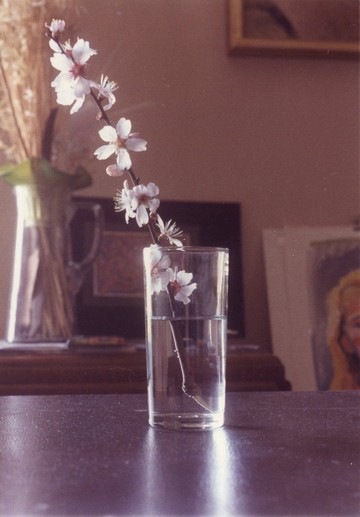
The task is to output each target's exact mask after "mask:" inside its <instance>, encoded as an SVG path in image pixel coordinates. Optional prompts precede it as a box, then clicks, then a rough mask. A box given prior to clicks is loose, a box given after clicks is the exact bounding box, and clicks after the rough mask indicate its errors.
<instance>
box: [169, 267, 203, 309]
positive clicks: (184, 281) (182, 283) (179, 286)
mask: <svg viewBox="0 0 360 517" xmlns="http://www.w3.org/2000/svg"><path fill="white" fill-rule="evenodd" d="M169 273H170V281H169V283H170V286H171V289H172V293H173V295H174V298H175V300H177V301H179V302H182V303H183V304H184V305H187V304H188V303H190V298H189V296H190V295H191V294H192V292H193V291H194V290H195V289H196V287H197V284H196V283H192V284H190V283H189V282H191V280H192V277H193V274H192V273H186V271H178V272H176V271H174V270H173V269H171V268H170V269H169Z"/></svg>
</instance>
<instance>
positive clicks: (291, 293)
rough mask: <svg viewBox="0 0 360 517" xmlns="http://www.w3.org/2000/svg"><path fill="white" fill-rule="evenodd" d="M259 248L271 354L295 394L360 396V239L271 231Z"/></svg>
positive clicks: (339, 230) (320, 231) (337, 231)
mask: <svg viewBox="0 0 360 517" xmlns="http://www.w3.org/2000/svg"><path fill="white" fill-rule="evenodd" d="M263 243H264V258H265V270H266V281H267V297H268V304H269V313H270V322H271V336H272V346H273V352H274V354H275V355H276V356H278V357H279V358H280V359H281V360H282V362H283V364H284V366H285V371H286V377H287V379H288V380H289V381H290V382H291V385H292V388H293V390H294V391H312V390H327V389H335V387H336V386H337V387H338V389H340V383H342V386H343V389H344V388H345V386H346V385H347V386H350V383H351V386H352V389H354V388H357V383H358V381H359V377H358V374H359V373H360V372H359V359H358V357H359V349H360V280H359V274H360V233H359V231H355V230H354V229H353V228H352V227H350V226H348V227H346V226H332V227H284V228H272V229H265V230H264V231H263ZM348 287H349V290H348V289H347V288H348ZM349 338H350V339H349ZM334 361H335V363H334ZM349 379H350V380H349ZM346 383H348V384H346Z"/></svg>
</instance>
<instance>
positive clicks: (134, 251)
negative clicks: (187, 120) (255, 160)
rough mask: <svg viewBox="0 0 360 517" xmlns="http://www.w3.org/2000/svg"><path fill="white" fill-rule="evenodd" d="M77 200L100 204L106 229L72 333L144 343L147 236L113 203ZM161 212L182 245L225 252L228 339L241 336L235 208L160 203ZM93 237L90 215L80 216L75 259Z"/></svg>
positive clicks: (238, 224) (75, 226) (230, 205)
mask: <svg viewBox="0 0 360 517" xmlns="http://www.w3.org/2000/svg"><path fill="white" fill-rule="evenodd" d="M81 199H82V200H84V199H85V200H86V199H88V200H91V202H96V203H98V204H100V205H101V207H102V209H103V213H104V218H105V228H104V232H103V237H102V243H101V247H100V252H99V255H98V257H97V259H96V261H95V263H94V264H93V265H92V267H91V270H90V271H89V273H88V275H87V277H86V279H85V281H84V283H83V286H82V288H81V290H80V292H79V293H78V295H77V297H76V302H75V309H76V325H77V328H76V331H77V333H78V334H82V335H85V336H94V335H95V336H121V337H124V338H130V339H132V338H134V339H135V338H139V339H144V335H145V317H144V316H145V309H144V287H143V263H142V250H143V248H144V247H146V246H148V245H149V243H150V241H149V235H148V231H147V229H146V228H145V227H143V228H138V227H137V225H136V223H135V221H130V223H129V224H126V222H125V217H124V214H123V213H117V212H115V211H114V203H113V200H112V199H104V198H83V197H82V198H81ZM160 208H161V217H162V218H163V219H164V221H168V220H170V219H172V220H173V221H176V223H177V225H179V226H180V227H181V229H182V230H183V232H184V233H183V237H184V241H185V242H184V244H185V245H198V246H218V247H226V248H229V262H230V266H229V306H228V329H229V334H230V333H231V335H233V336H236V337H243V336H244V333H245V328H244V302H243V285H242V264H241V212H240V204H239V203H227V202H224V203H221V202H220V203H214V202H194V201H192V202H190V201H166V200H163V201H161V207H160ZM224 221H231V222H232V224H231V225H224ZM131 223H133V224H131ZM92 232H93V224H92V220H91V215H90V214H89V211H88V210H87V211H86V210H84V211H79V212H78V213H77V216H76V218H74V222H73V226H72V234H73V248H74V258H75V260H81V257H83V256H84V255H85V254H86V252H87V250H88V248H89V246H90V243H91V241H92Z"/></svg>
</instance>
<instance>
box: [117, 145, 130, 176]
mask: <svg viewBox="0 0 360 517" xmlns="http://www.w3.org/2000/svg"><path fill="white" fill-rule="evenodd" d="M116 163H117V166H118V167H119V169H121V170H122V171H124V170H129V169H130V167H131V158H130V154H129V153H128V152H127V150H126V149H119V151H118V154H117V158H116Z"/></svg>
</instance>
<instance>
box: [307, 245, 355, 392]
mask: <svg viewBox="0 0 360 517" xmlns="http://www.w3.org/2000/svg"><path fill="white" fill-rule="evenodd" d="M309 260H310V268H311V269H310V272H311V273H310V278H311V284H310V285H311V289H310V293H309V294H310V298H311V305H310V307H311V311H312V314H311V318H312V321H313V334H312V348H313V356H314V367H315V374H316V379H317V384H318V388H319V389H320V390H327V389H331V390H340V389H360V360H359V358H360V240H359V239H358V238H354V239H337V240H329V241H322V242H313V243H312V244H311V251H310V254H309Z"/></svg>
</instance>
